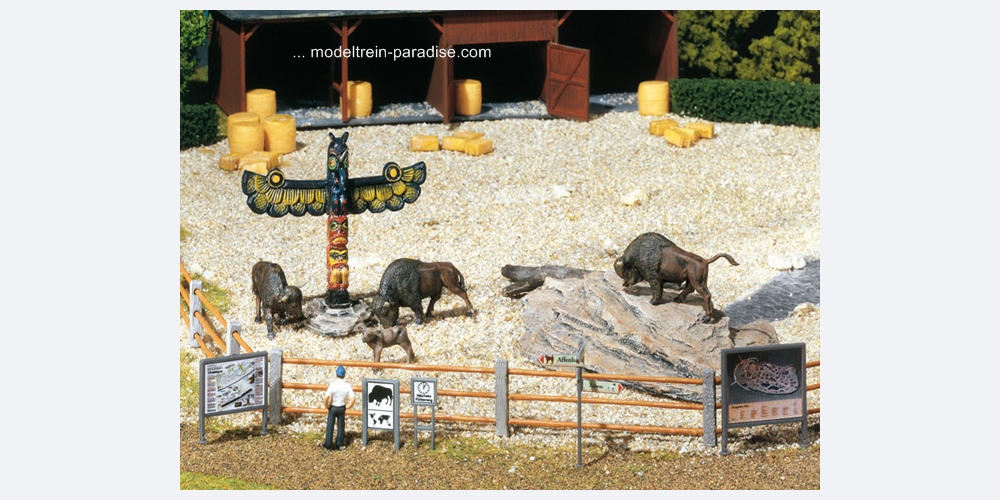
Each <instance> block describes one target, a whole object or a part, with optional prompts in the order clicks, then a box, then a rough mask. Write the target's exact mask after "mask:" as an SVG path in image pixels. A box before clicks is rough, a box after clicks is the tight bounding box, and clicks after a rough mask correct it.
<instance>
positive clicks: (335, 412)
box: [323, 366, 354, 450]
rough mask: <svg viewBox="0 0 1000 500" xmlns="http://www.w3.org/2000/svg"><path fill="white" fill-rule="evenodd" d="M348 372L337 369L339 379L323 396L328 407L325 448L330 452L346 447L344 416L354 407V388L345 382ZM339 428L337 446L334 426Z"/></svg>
mask: <svg viewBox="0 0 1000 500" xmlns="http://www.w3.org/2000/svg"><path fill="white" fill-rule="evenodd" d="M346 374H347V370H344V367H343V366H338V367H337V378H336V379H334V381H333V382H331V383H330V386H329V387H327V389H326V395H325V396H323V405H324V406H326V409H327V415H326V441H325V442H324V443H323V447H324V448H326V449H328V450H339V449H341V448H343V447H344V415H345V414H346V412H347V409H348V408H350V407H352V406H354V388H352V387H351V384H348V383H347V382H346V381H345V380H344V375H346ZM334 424H336V426H337V444H334V443H333V426H334Z"/></svg>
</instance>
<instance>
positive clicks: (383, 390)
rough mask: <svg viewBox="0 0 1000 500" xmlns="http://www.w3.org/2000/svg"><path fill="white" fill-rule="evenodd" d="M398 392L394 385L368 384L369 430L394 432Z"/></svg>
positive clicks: (366, 395) (366, 396)
mask: <svg viewBox="0 0 1000 500" xmlns="http://www.w3.org/2000/svg"><path fill="white" fill-rule="evenodd" d="M397 396H398V395H397V394H396V391H395V390H394V388H393V385H392V384H381V383H376V382H371V383H369V384H368V393H367V394H365V399H366V400H367V401H368V406H367V410H366V411H367V412H368V415H366V417H367V418H368V428H369V429H384V430H389V431H391V430H393V429H395V428H396V422H395V420H394V419H393V413H394V411H393V410H394V408H395V402H396V397H397Z"/></svg>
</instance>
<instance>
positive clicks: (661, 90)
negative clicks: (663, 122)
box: [637, 80, 670, 116]
mask: <svg viewBox="0 0 1000 500" xmlns="http://www.w3.org/2000/svg"><path fill="white" fill-rule="evenodd" d="M637 97H638V101H639V114H640V115H643V116H663V115H665V114H667V112H669V111H670V84H669V83H667V82H665V81H662V80H649V81H645V82H642V83H640V84H639V93H638V96H637Z"/></svg>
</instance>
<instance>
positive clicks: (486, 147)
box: [465, 137, 493, 156]
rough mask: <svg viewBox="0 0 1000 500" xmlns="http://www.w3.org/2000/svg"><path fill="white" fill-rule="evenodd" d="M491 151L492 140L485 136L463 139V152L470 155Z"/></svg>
mask: <svg viewBox="0 0 1000 500" xmlns="http://www.w3.org/2000/svg"><path fill="white" fill-rule="evenodd" d="M491 152H493V141H492V140H490V139H487V138H485V137H480V138H478V139H469V140H467V141H465V153H466V154H470V155H472V156H479V155H484V154H486V153H491Z"/></svg>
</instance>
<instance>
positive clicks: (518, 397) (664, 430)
mask: <svg viewBox="0 0 1000 500" xmlns="http://www.w3.org/2000/svg"><path fill="white" fill-rule="evenodd" d="M277 354H279V355H280V351H278V352H277ZM284 364H294V365H308V366H330V367H332V366H345V367H355V368H377V369H390V370H407V371H419V372H425V373H426V372H432V373H434V372H437V373H478V374H483V375H490V374H492V375H496V376H497V377H498V379H499V378H500V377H501V375H502V376H504V377H507V376H531V377H551V378H576V374H575V373H568V372H559V371H547V370H525V369H509V370H507V369H506V362H503V364H502V366H503V368H504V369H503V370H502V373H501V368H500V367H501V363H500V362H498V364H497V368H489V367H468V366H447V365H426V364H414V363H376V362H371V361H337V360H326V359H310V358H282V359H281V360H280V366H283V365H284ZM819 364H820V362H819V361H818V360H817V361H810V362H808V363H807V364H806V368H813V367H818V366H819ZM279 369H280V367H279ZM582 376H583V378H584V379H590V380H615V381H641V382H654V383H673V384H691V385H696V384H705V383H707V382H706V381H705V380H702V379H694V378H679V377H652V376H641V375H614V374H599V373H584V374H583V375H582ZM720 379H721V377H714V374H713V375H712V378H711V379H710V380H712V381H714V383H715V384H716V385H718V384H719V383H721V380H720ZM497 385H498V388H500V386H501V384H500V383H499V382H498V384H497ZM280 387H281V388H282V389H289V390H311V391H325V390H326V388H327V386H326V384H312V383H303V382H282V383H281V384H280ZM503 389H504V392H506V384H504V386H503ZM818 389H819V383H816V384H812V385H809V386H807V387H806V390H807V391H813V390H818ZM353 390H354V392H357V393H360V392H361V390H362V388H361V386H354V387H353ZM399 392H400V393H401V394H410V393H411V391H410V389H407V388H405V387H400V389H399ZM437 394H438V395H439V396H446V397H470V398H487V399H495V400H497V399H498V397H497V393H496V392H478V391H454V390H447V389H439V390H438V391H437ZM509 401H541V402H553V403H576V402H577V398H576V397H574V396H556V395H543V394H505V396H504V398H503V401H500V400H498V401H497V409H498V411H497V412H496V415H498V416H499V415H501V414H503V415H504V418H503V420H501V421H499V422H498V418H497V417H478V416H465V415H442V414H436V415H435V417H434V419H435V420H439V421H442V422H465V423H478V424H487V425H494V426H496V427H497V433H498V434H500V435H507V434H506V432H507V427H509V426H514V427H547V428H557V429H570V428H576V427H577V426H578V425H579V426H580V427H582V428H583V429H590V430H605V431H624V432H634V433H653V434H668V435H681V436H702V435H706V434H710V435H712V436H713V439H714V436H715V435H718V434H720V433H721V432H722V430H721V428H716V429H714V432H711V431H709V432H708V433H706V431H705V429H703V428H679V427H663V426H649V425H627V424H605V423H582V424H579V423H577V422H564V421H555V420H536V419H520V418H511V417H509V416H507V411H506V405H507V403H508V402H509ZM579 401H580V403H585V404H593V405H622V406H634V407H649V408H661V409H675V410H691V411H702V412H703V413H706V410H705V405H704V404H702V403H684V402H675V401H641V400H619V399H610V398H599V397H581V398H580V400H579ZM501 406H503V407H504V411H503V412H501V411H499V410H500V408H501ZM712 406H713V407H712V408H711V410H709V411H708V412H707V413H712V418H711V422H713V426H714V422H715V418H714V417H715V412H716V411H718V410H719V409H720V408H721V406H722V405H721V403H715V404H714V405H712ZM282 412H285V413H299V414H302V413H308V414H315V415H325V414H326V413H327V411H326V410H325V409H323V408H315V407H310V408H304V407H279V408H277V413H276V417H275V418H277V419H279V420H280V415H281V413H282ZM807 413H808V414H810V415H812V414H815V413H819V408H809V409H808V411H807ZM347 414H348V415H352V416H356V417H361V416H362V415H361V412H360V411H356V410H350V411H348V412H347ZM400 418H401V419H403V418H406V419H412V418H413V413H405V412H400ZM416 418H417V419H418V420H430V416H429V415H424V414H418V415H417V417H416ZM505 424H506V425H505ZM501 428H503V432H501ZM712 443H713V445H714V441H713V442H712Z"/></svg>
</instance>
